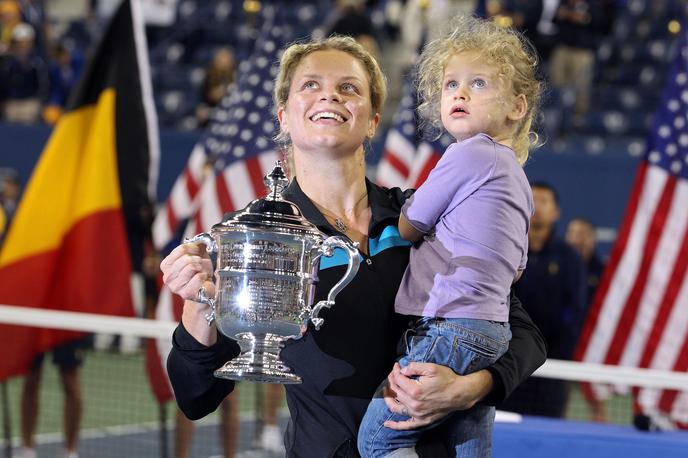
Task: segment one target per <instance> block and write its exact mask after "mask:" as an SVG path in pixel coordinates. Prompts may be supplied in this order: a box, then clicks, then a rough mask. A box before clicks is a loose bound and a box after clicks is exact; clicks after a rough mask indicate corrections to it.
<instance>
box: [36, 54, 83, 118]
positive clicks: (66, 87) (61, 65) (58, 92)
mask: <svg viewBox="0 0 688 458" xmlns="http://www.w3.org/2000/svg"><path fill="white" fill-rule="evenodd" d="M82 66H83V57H82V55H81V52H79V51H78V50H77V49H75V48H74V46H73V44H72V42H71V41H69V40H61V41H60V42H58V43H57V44H56V45H55V47H54V49H53V52H52V56H51V60H50V62H49V63H48V76H49V78H50V86H49V92H48V100H47V101H46V104H45V107H44V108H43V120H44V121H45V122H46V123H47V124H50V125H53V124H55V123H56V122H57V120H58V119H59V118H60V116H61V115H62V109H63V108H64V106H65V105H66V103H67V99H68V97H69V94H71V92H72V89H73V88H74V86H75V85H76V83H77V81H78V79H79V74H80V73H81V67H82Z"/></svg>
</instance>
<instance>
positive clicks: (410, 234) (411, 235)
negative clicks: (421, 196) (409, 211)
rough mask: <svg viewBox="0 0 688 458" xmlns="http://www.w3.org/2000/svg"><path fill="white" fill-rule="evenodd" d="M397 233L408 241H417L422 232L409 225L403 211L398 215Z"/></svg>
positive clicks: (421, 236)
mask: <svg viewBox="0 0 688 458" xmlns="http://www.w3.org/2000/svg"><path fill="white" fill-rule="evenodd" d="M399 233H400V234H401V237H402V238H403V239H404V240H408V241H409V242H417V241H418V240H420V239H421V238H423V233H422V232H421V231H419V230H418V229H416V228H415V227H413V226H411V223H409V222H408V220H407V219H406V217H405V216H404V214H403V213H402V214H400V215H399Z"/></svg>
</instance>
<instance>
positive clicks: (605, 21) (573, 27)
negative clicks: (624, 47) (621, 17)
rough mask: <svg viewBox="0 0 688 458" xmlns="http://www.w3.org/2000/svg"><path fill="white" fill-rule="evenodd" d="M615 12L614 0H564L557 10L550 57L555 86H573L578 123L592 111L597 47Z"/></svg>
mask: <svg viewBox="0 0 688 458" xmlns="http://www.w3.org/2000/svg"><path fill="white" fill-rule="evenodd" d="M613 13H614V11H613V3H612V2H611V1H610V0H562V1H561V3H560V4H559V7H558V8H557V10H556V14H555V16H554V21H553V23H554V25H555V26H556V27H557V30H558V32H557V33H558V35H557V44H556V46H555V47H554V49H553V51H552V55H551V58H550V68H549V72H550V79H551V83H552V86H553V87H555V88H558V89H562V88H572V89H573V91H574V93H575V102H574V106H573V109H574V125H575V124H579V123H581V122H582V120H581V116H582V115H584V114H585V113H586V112H587V111H588V108H589V105H590V91H591V89H592V82H593V77H594V74H595V50H596V49H597V48H598V47H599V46H600V42H601V40H602V38H603V37H604V36H605V35H606V34H607V32H608V31H609V29H610V27H611V24H612V17H613Z"/></svg>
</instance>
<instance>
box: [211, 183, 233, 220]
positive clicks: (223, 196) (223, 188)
mask: <svg viewBox="0 0 688 458" xmlns="http://www.w3.org/2000/svg"><path fill="white" fill-rule="evenodd" d="M215 192H216V193H217V201H218V202H219V203H220V211H221V213H223V214H224V213H226V212H231V211H234V205H233V204H232V199H231V198H230V196H229V188H228V187H227V182H226V181H225V175H224V174H223V173H218V174H217V177H216V178H215Z"/></svg>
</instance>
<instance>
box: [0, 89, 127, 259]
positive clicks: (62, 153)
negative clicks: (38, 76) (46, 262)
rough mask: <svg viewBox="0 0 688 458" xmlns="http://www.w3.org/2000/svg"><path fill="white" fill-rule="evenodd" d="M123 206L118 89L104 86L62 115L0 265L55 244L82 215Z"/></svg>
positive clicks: (19, 211) (58, 242) (6, 242)
mask: <svg viewBox="0 0 688 458" xmlns="http://www.w3.org/2000/svg"><path fill="white" fill-rule="evenodd" d="M46 196H48V197H46ZM119 207H121V195H120V191H119V177H118V172H117V153H116V140H115V91H114V90H113V89H106V90H104V91H103V92H102V93H101V94H100V97H99V98H98V102H97V104H96V105H87V106H82V107H80V108H78V109H76V110H74V111H70V112H68V113H65V114H64V115H63V116H62V118H60V121H59V122H58V124H57V126H56V127H55V130H54V132H53V133H52V135H51V136H50V139H49V140H48V143H47V145H46V147H45V149H44V151H43V153H42V154H41V158H40V159H39V161H38V164H37V165H36V168H35V170H34V172H33V174H32V176H31V180H30V181H29V183H28V185H27V188H26V190H25V192H24V196H23V198H22V200H21V203H20V205H19V207H18V209H17V212H16V214H15V217H14V220H13V221H12V225H11V227H10V231H9V233H8V234H7V237H6V239H5V243H4V246H3V250H2V252H0V267H3V266H5V265H7V264H10V263H12V262H14V261H16V260H18V259H20V258H24V257H27V256H31V255H34V254H38V253H42V252H45V251H48V250H53V249H56V248H57V247H58V246H59V245H60V242H61V240H62V238H63V236H64V235H65V234H66V233H67V232H68V231H69V230H70V228H71V227H72V226H73V225H74V224H75V223H76V222H78V221H79V220H80V219H82V218H84V217H86V216H89V215H91V214H93V213H95V212H98V211H102V210H111V209H115V208H119ZM93 249H94V256H96V255H97V253H96V252H97V250H98V247H93Z"/></svg>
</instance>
